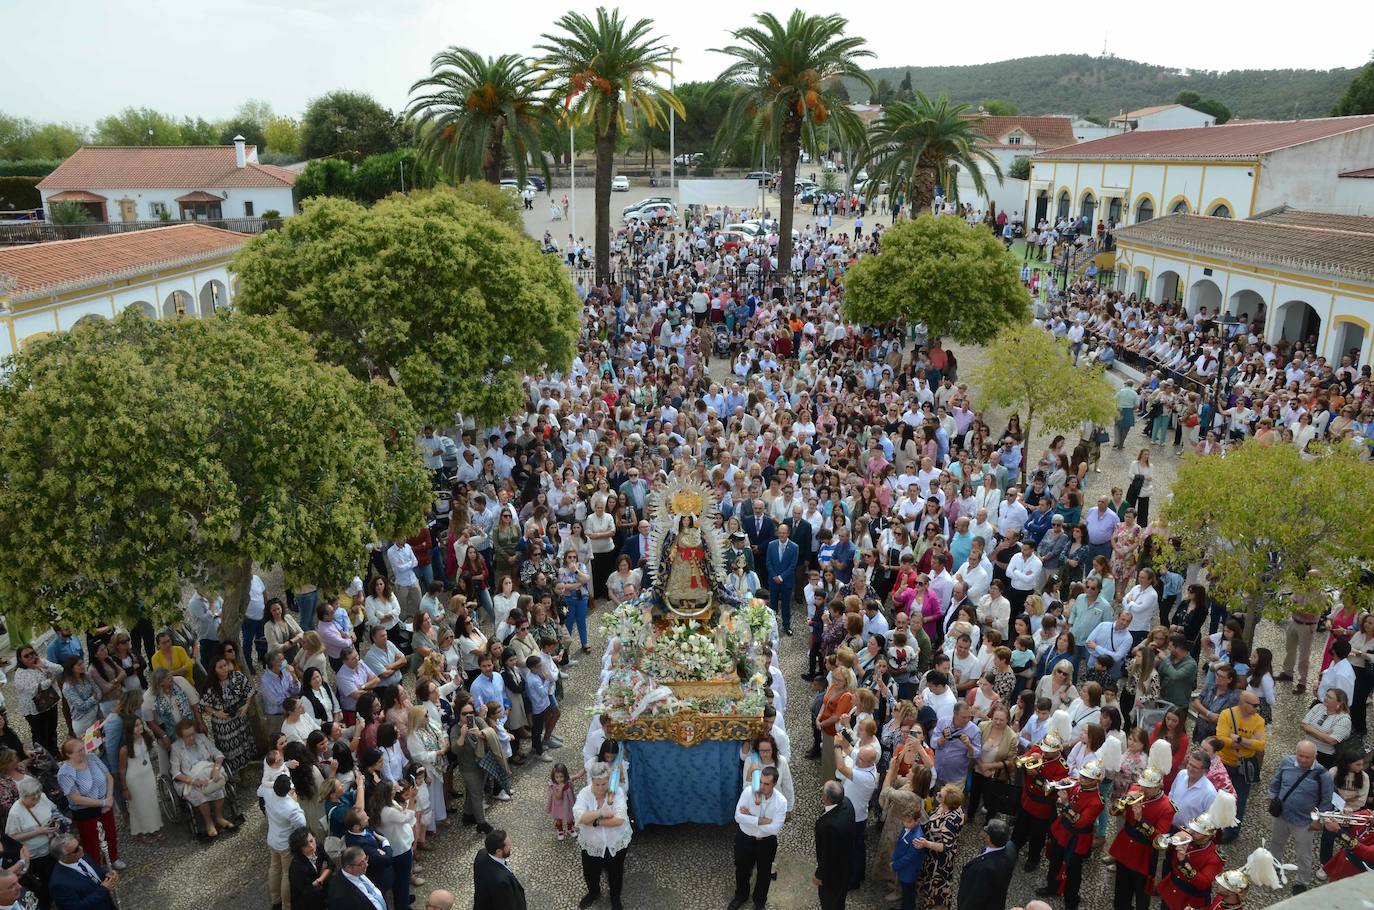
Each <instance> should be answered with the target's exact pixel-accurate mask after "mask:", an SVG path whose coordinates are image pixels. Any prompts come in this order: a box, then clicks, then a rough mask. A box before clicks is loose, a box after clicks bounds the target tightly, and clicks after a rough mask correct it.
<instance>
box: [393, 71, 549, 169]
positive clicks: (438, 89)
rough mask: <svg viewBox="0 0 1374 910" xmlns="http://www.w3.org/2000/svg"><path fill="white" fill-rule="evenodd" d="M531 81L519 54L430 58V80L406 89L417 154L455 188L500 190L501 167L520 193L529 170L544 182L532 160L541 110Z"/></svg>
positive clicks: (544, 114)
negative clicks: (471, 183) (480, 185)
mask: <svg viewBox="0 0 1374 910" xmlns="http://www.w3.org/2000/svg"><path fill="white" fill-rule="evenodd" d="M537 81H538V74H537V73H536V72H535V70H534V69H533V68H532V67H531V66H530V65H529V63H527V62H526V60H525V58H524V57H522V56H520V55H519V54H504V55H502V56H500V57H483V56H481V55H480V54H478V53H475V52H474V51H470V50H468V49H467V48H465V47H456V46H455V47H450V48H448V49H447V50H444V51H440V52H439V53H438V54H435V55H434V59H433V60H432V61H431V62H430V75H429V76H427V77H425V78H424V79H420V80H419V81H417V82H416V83H415V84H414V85H412V86H411V87H410V92H411V94H412V95H414V94H415V93H416V92H423V94H421V95H419V96H418V97H416V98H415V99H414V100H413V101H412V102H411V103H410V107H409V108H408V110H409V112H410V114H411V115H412V116H414V117H415V126H416V130H417V131H418V134H419V136H420V153H421V155H423V156H424V158H425V160H426V161H428V162H429V163H430V164H431V166H432V167H434V168H435V169H436V170H438V171H440V172H442V173H443V174H445V175H446V176H448V177H449V178H450V179H451V180H453V181H455V182H457V181H460V180H469V179H482V180H485V181H487V182H488V183H500V182H501V169H502V168H503V167H505V166H506V165H507V164H509V165H510V166H511V168H512V170H514V171H515V179H516V180H518V181H520V183H521V184H522V185H523V184H524V182H525V177H526V175H527V173H528V169H529V162H530V160H531V159H534V161H535V165H536V167H538V168H539V170H540V171H541V172H543V174H544V177H545V179H547V178H548V176H549V166H548V162H547V161H546V160H545V159H544V156H543V155H542V154H540V146H539V128H540V126H542V125H543V122H544V121H545V119H547V118H548V109H547V107H546V106H545V104H544V99H543V98H541V97H540V95H539V92H538V87H537V84H536V83H537Z"/></svg>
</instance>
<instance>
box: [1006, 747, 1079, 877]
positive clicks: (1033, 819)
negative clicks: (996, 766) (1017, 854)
mask: <svg viewBox="0 0 1374 910" xmlns="http://www.w3.org/2000/svg"><path fill="white" fill-rule="evenodd" d="M1037 759H1038V760H1039V766H1038V767H1036V764H1037ZM1018 764H1022V765H1025V766H1026V780H1025V784H1024V786H1023V787H1022V788H1021V812H1020V814H1019V815H1017V817H1016V830H1015V831H1014V832H1013V834H1012V837H1011V839H1012V843H1014V844H1016V845H1017V846H1019V847H1025V848H1026V863H1025V870H1026V871H1027V872H1031V871H1033V870H1034V869H1035V867H1036V866H1038V865H1040V854H1041V853H1043V852H1044V850H1045V837H1046V836H1047V835H1048V834H1049V832H1050V823H1051V822H1052V821H1054V807H1055V803H1056V802H1057V801H1058V795H1059V794H1058V792H1057V791H1055V790H1054V789H1052V788H1051V787H1050V784H1053V783H1054V782H1055V781H1061V780H1063V779H1064V778H1066V777H1068V776H1069V766H1068V765H1067V764H1065V762H1064V743H1063V740H1061V739H1060V737H1059V734H1058V733H1056V732H1054V731H1053V730H1050V731H1049V732H1048V733H1046V734H1045V735H1044V737H1042V738H1041V740H1040V742H1039V743H1037V744H1036V745H1034V746H1031V747H1030V748H1029V749H1028V750H1026V754H1025V755H1024V756H1022V758H1021V759H1020V760H1019V762H1018Z"/></svg>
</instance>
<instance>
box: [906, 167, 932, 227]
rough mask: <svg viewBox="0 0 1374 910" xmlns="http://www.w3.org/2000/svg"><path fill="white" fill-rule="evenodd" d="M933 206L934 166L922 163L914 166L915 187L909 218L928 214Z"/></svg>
mask: <svg viewBox="0 0 1374 910" xmlns="http://www.w3.org/2000/svg"><path fill="white" fill-rule="evenodd" d="M934 204H935V166H934V165H933V164H927V163H926V162H924V161H921V162H919V163H918V164H917V165H916V186H915V188H914V189H913V190H912V193H911V217H912V218H915V217H916V216H917V215H920V214H922V213H923V212H929V211H930V207H931V206H932V205H934Z"/></svg>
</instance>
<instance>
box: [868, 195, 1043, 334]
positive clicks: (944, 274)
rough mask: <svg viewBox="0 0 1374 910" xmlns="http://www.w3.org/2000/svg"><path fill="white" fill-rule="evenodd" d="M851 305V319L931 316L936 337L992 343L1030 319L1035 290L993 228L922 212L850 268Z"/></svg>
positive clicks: (870, 322) (929, 324) (877, 321)
mask: <svg viewBox="0 0 1374 910" xmlns="http://www.w3.org/2000/svg"><path fill="white" fill-rule="evenodd" d="M844 309H845V318H846V319H848V320H849V321H850V322H857V323H864V324H868V325H879V324H884V323H888V322H892V321H893V320H896V319H905V320H906V321H907V322H912V323H915V322H924V323H925V324H926V326H927V327H928V328H929V330H930V334H931V335H932V336H935V337H939V336H949V337H951V338H953V339H954V340H956V341H959V342H961V343H966V344H984V343H986V342H988V341H990V340H991V339H992V338H993V336H995V335H996V334H997V333H998V332H999V331H1000V330H1001V329H1002V328H1003V327H1005V326H1008V325H1013V324H1015V323H1019V322H1025V321H1026V320H1028V319H1030V294H1029V293H1028V292H1027V291H1026V289H1025V287H1023V286H1022V284H1021V280H1020V273H1019V272H1018V271H1017V267H1016V261H1015V259H1013V258H1012V257H1011V256H1010V255H1008V253H1007V251H1006V250H1005V249H1003V247H1002V243H1001V241H999V240H998V239H997V238H995V237H994V236H993V235H992V233H991V232H990V231H986V230H981V229H970V228H969V227H968V225H966V224H965V223H964V221H963V220H962V219H960V218H936V217H934V216H933V215H921V216H920V217H919V218H916V219H915V220H914V221H906V222H902V223H900V224H898V225H896V226H895V227H892V228H890V229H888V230H886V231H884V232H883V239H882V243H881V246H880V247H879V250H878V255H876V256H866V257H864V258H863V259H860V260H859V261H858V262H857V263H855V264H854V266H853V268H851V269H850V270H849V272H848V273H847V274H846V275H845V298H844Z"/></svg>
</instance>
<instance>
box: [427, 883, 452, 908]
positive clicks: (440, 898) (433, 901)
mask: <svg viewBox="0 0 1374 910" xmlns="http://www.w3.org/2000/svg"><path fill="white" fill-rule="evenodd" d="M453 901H454V899H453V892H452V891H445V890H443V889H442V888H436V889H434V890H433V891H431V892H429V897H427V898H425V910H453Z"/></svg>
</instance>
